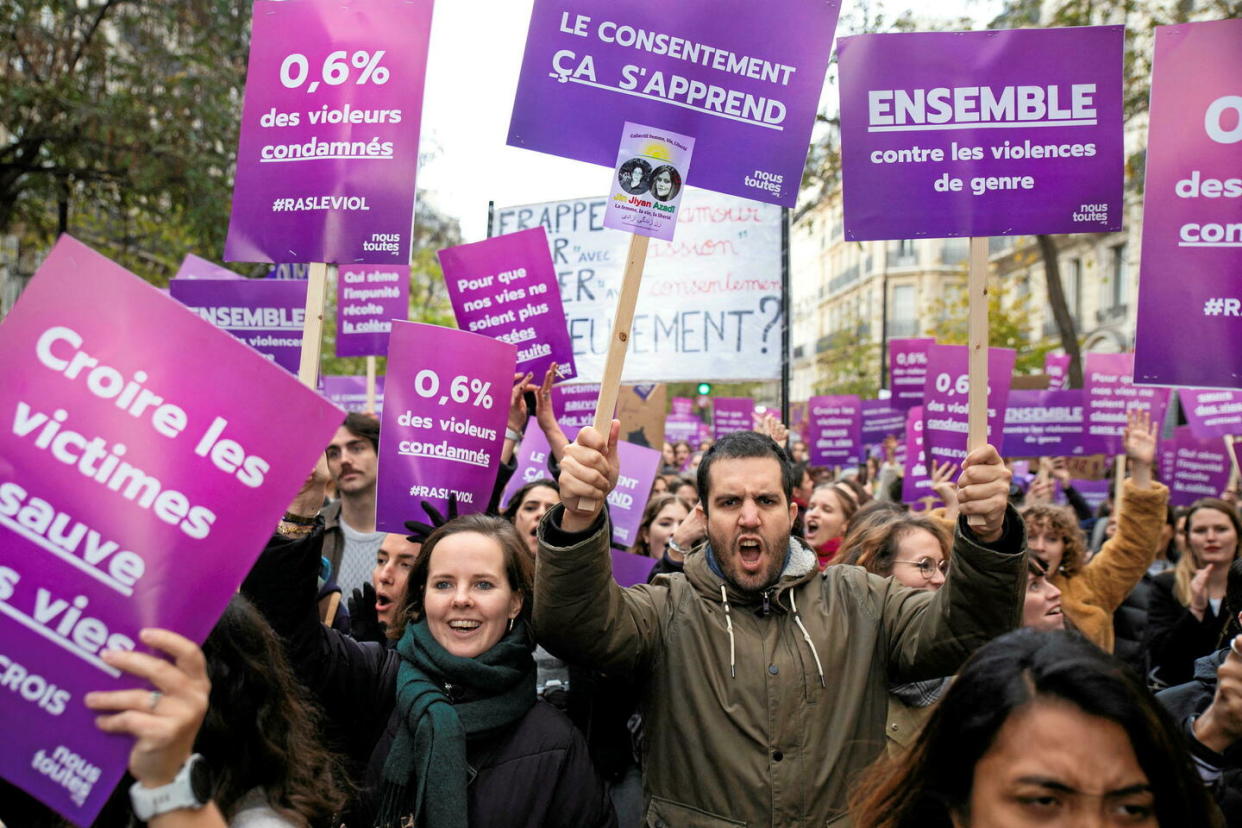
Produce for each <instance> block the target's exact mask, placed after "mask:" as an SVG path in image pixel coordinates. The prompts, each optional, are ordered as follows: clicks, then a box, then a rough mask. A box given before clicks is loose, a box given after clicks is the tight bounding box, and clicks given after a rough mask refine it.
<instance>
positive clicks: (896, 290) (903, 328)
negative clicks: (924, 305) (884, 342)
mask: <svg viewBox="0 0 1242 828" xmlns="http://www.w3.org/2000/svg"><path fill="white" fill-rule="evenodd" d="M888 319H889V323H888V335H889V336H894V337H900V336H914V335H916V334H917V333H918V332H919V319H918V313H917V311H916V309H915V307H914V285H895V286H894V287H893V297H892V304H891V305H890V307H889V315H888Z"/></svg>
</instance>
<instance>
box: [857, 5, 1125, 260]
mask: <svg viewBox="0 0 1242 828" xmlns="http://www.w3.org/2000/svg"><path fill="white" fill-rule="evenodd" d="M1124 44H1125V28H1124V27H1122V26H1077V27H1060V28H1046V29H1045V28H1031V29H1016V30H1010V31H1000V30H995V29H989V30H986V31H977V32H903V33H885V34H868V35H858V36H855V37H845V38H841V39H840V40H839V41H838V43H837V57H838V60H839V62H840V71H841V167H842V184H843V190H844V199H845V238H846V239H847V240H849V241H861V240H866V239H914V238H920V237H924V236H930V237H933V238H944V237H947V236H1004V235H1015V234H1021V233H1088V232H1090V233H1103V232H1107V231H1115V230H1120V229H1121V219H1122V210H1123V200H1122V181H1123V173H1124V160H1125V156H1124V145H1123V141H1122V117H1123V112H1122V50H1123V46H1124Z"/></svg>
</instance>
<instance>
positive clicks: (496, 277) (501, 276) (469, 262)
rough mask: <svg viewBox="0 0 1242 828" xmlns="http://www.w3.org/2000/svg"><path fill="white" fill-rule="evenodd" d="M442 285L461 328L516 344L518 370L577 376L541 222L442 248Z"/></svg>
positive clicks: (537, 379)
mask: <svg viewBox="0 0 1242 828" xmlns="http://www.w3.org/2000/svg"><path fill="white" fill-rule="evenodd" d="M439 255H440V266H441V267H442V268H443V269H444V284H445V287H447V289H448V295H449V301H451V302H452V303H453V315H454V316H456V317H457V325H458V327H460V328H461V329H462V330H463V331H473V332H474V333H480V334H483V335H484V336H490V337H492V338H493V339H499V340H501V341H502V342H509V343H512V344H514V345H516V346H517V370H519V371H523V372H525V371H530V372H531V373H532V374H534V375H535V382H542V381H543V375H544V374H545V373H547V370H548V366H549V365H550V364H552V363H553V362H555V363H556V377H557V379H558V380H567V379H571V378H573V377H576V376H578V371H577V368H576V366H575V364H574V350H573V346H571V345H570V343H569V331H568V329H567V328H566V327H565V308H564V306H563V305H562V304H561V288H560V284H559V283H558V282H557V280H556V268H555V267H553V265H552V254H551V252H550V251H549V248H548V234H547V231H546V230H545V229H544V228H543V227H535V228H532V229H530V230H520V231H518V232H516V233H508V234H506V235H503V236H495V237H493V238H490V239H486V240H485V241H481V242H475V243H473V244H463V245H459V246H457V247H450V248H447V249H445V250H441V251H440V254H439Z"/></svg>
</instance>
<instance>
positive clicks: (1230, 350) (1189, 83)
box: [1134, 19, 1242, 388]
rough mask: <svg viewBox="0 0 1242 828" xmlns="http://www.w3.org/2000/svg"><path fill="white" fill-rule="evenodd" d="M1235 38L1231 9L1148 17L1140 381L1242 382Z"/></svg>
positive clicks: (1241, 73)
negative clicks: (1217, 14)
mask: <svg viewBox="0 0 1242 828" xmlns="http://www.w3.org/2000/svg"><path fill="white" fill-rule="evenodd" d="M1239 43H1242V20H1239V19H1233V20H1216V21H1212V22H1206V23H1185V24H1182V25H1178V26H1157V27H1156V48H1155V62H1154V63H1153V65H1152V76H1151V112H1150V114H1149V116H1148V128H1147V176H1146V179H1145V181H1144V188H1143V190H1144V191H1143V249H1142V257H1141V259H1140V267H1139V297H1138V325H1137V328H1136V330H1135V339H1134V351H1135V360H1134V367H1135V374H1134V375H1135V381H1136V382H1142V383H1148V382H1150V383H1156V384H1159V385H1192V386H1210V387H1213V388H1221V387H1224V388H1238V387H1242V349H1240V348H1238V347H1237V343H1238V341H1239V338H1240V337H1242V292H1239V290H1238V274H1239V273H1242V177H1239V170H1238V147H1239V143H1238V142H1239V141H1242V88H1240V87H1239V85H1238V78H1239V77H1242V49H1239V48H1238V44H1239ZM1188 276H1191V278H1188ZM1190 331H1193V335H1191V334H1190V333H1189V332H1190Z"/></svg>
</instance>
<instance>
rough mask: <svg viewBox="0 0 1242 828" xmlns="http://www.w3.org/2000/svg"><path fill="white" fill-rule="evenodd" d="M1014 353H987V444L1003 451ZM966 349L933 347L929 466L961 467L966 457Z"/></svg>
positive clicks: (926, 401) (927, 401)
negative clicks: (940, 464) (936, 464)
mask: <svg viewBox="0 0 1242 828" xmlns="http://www.w3.org/2000/svg"><path fill="white" fill-rule="evenodd" d="M1016 357H1017V354H1016V353H1015V352H1014V350H1013V349H1012V348H988V389H987V391H988V444H989V445H991V446H993V447H995V448H996V450H997V451H1003V450H1004V449H1003V447H1002V441H1003V439H1004V433H1005V407H1006V405H1007V403H1008V400H1009V385H1010V381H1011V380H1012V379H1013V364H1014V361H1015V359H1016ZM968 359H969V353H968V351H967V348H966V346H965V345H933V346H932V347H931V349H930V350H929V351H928V353H927V385H926V386H925V388H924V390H923V427H924V432H923V441H924V445H925V450H926V452H927V459H928V460H929V461H932V460H934V461H936V462H939V463H944V462H953V463H957V464H959V465H960V464H961V462H962V460H963V459H965V457H966V431H967V426H968V419H969V417H968V411H967V401H968V398H969V395H970V381H969V373H968V371H967V361H968Z"/></svg>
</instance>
